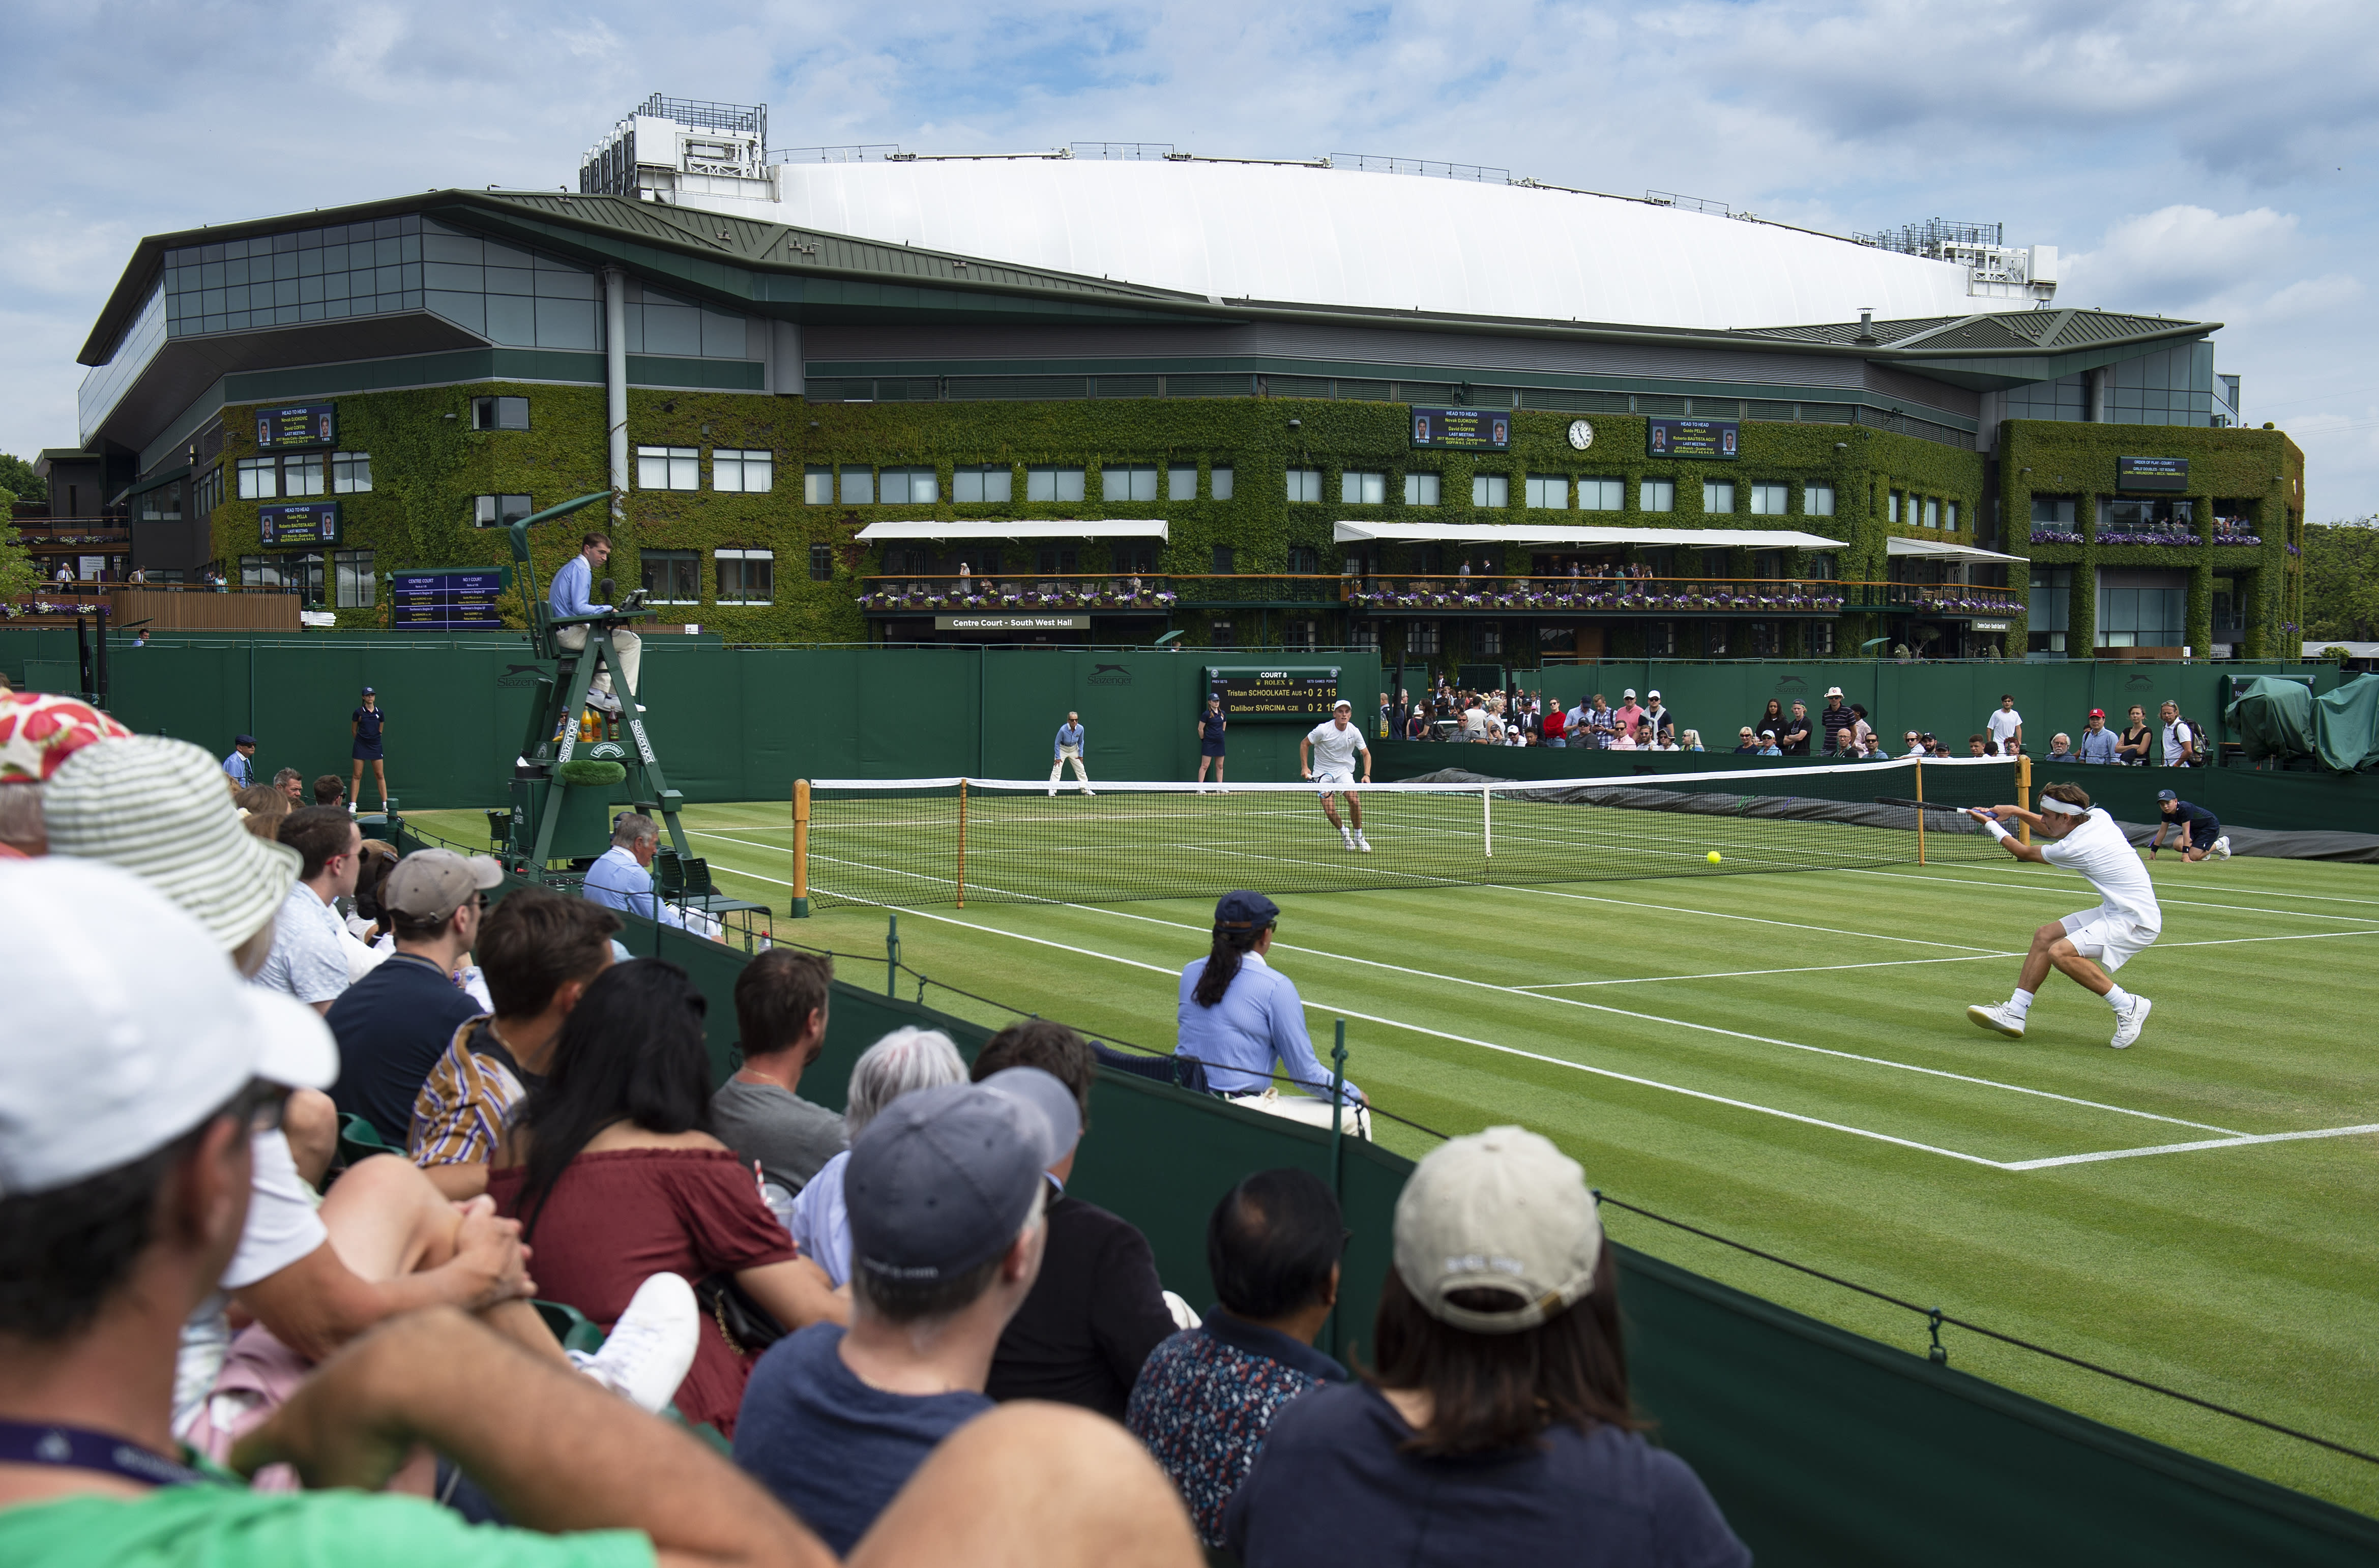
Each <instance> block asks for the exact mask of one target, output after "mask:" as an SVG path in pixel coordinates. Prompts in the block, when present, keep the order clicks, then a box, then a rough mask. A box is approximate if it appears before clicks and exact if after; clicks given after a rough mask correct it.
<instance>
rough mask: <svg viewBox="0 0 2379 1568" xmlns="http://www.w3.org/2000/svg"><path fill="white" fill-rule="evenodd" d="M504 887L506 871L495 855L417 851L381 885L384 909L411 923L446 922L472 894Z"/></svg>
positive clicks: (401, 862) (381, 901) (451, 851)
mask: <svg viewBox="0 0 2379 1568" xmlns="http://www.w3.org/2000/svg"><path fill="white" fill-rule="evenodd" d="M503 885H504V868H503V866H502V865H501V863H500V862H497V861H496V860H495V859H494V858H493V857H492V856H489V855H458V854H456V853H455V852H454V851H453V850H414V851H413V853H411V854H409V855H407V856H405V858H404V859H403V860H401V861H399V862H396V869H395V870H393V871H392V872H390V873H389V874H388V880H387V881H385V882H383V883H381V884H380V908H382V909H384V910H392V911H395V912H396V913H398V914H401V915H403V916H405V918H406V919H407V920H444V919H445V918H446V917H447V916H449V915H451V914H453V912H454V911H456V910H459V909H461V908H462V907H463V905H464V903H465V901H466V900H468V899H470V897H471V895H472V894H474V893H485V892H487V891H489V889H490V888H496V887H502V886H503Z"/></svg>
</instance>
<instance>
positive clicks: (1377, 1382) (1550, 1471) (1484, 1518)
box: [1223, 1127, 1751, 1568]
mask: <svg viewBox="0 0 2379 1568" xmlns="http://www.w3.org/2000/svg"><path fill="white" fill-rule="evenodd" d="M1617 1283H1618V1282H1617V1280H1616V1279H1615V1278H1614V1277H1613V1270H1612V1260H1611V1251H1610V1247H1609V1245H1608V1243H1607V1242H1606V1241H1605V1240H1604V1238H1603V1235H1602V1223H1601V1217H1600V1214H1598V1213H1597V1212H1596V1208H1595V1202H1594V1198H1593V1195H1592V1194H1591V1193H1589V1192H1588V1190H1587V1187H1586V1182H1585V1179H1584V1175H1583V1173H1582V1172H1581V1171H1580V1170H1579V1169H1578V1167H1577V1164H1576V1162H1575V1161H1573V1160H1571V1159H1570V1158H1569V1157H1568V1156H1566V1155H1564V1154H1563V1153H1562V1152H1560V1151H1559V1150H1557V1149H1555V1148H1554V1147H1553V1146H1552V1144H1551V1143H1550V1142H1548V1141H1546V1140H1544V1139H1542V1138H1540V1137H1539V1136H1538V1135H1536V1134H1535V1133H1532V1132H1528V1131H1526V1130H1524V1129H1522V1128H1516V1127H1496V1128H1488V1129H1487V1130H1486V1131H1484V1132H1479V1133H1473V1134H1471V1135H1469V1136H1467V1137H1464V1138H1456V1139H1454V1140H1450V1141H1448V1142H1446V1143H1443V1144H1441V1145H1439V1146H1438V1147H1437V1148H1436V1149H1435V1150H1434V1151H1432V1152H1431V1153H1430V1155H1429V1157H1428V1158H1427V1159H1424V1160H1423V1161H1421V1163H1420V1164H1419V1167H1418V1168H1416V1169H1415V1170H1414V1172H1413V1174H1412V1176H1411V1177H1410V1178H1409V1179H1408V1180H1407V1182H1406V1183H1405V1189H1404V1192H1403V1194H1402V1195H1401V1196H1400V1197H1398V1198H1397V1200H1396V1217H1395V1266H1394V1267H1393V1268H1392V1269H1390V1270H1389V1272H1388V1276H1387V1280H1386V1283H1385V1285H1384V1287H1383V1290H1382V1292H1381V1295H1380V1308H1379V1316H1378V1321H1377V1322H1376V1324H1375V1325H1374V1327H1373V1330H1372V1336H1371V1348H1372V1352H1373V1354H1374V1355H1375V1356H1376V1357H1378V1364H1377V1370H1375V1371H1373V1372H1371V1373H1370V1374H1368V1375H1367V1377H1366V1379H1365V1381H1362V1382H1360V1383H1334V1384H1331V1385H1330V1386H1328V1387H1324V1388H1318V1389H1315V1390H1314V1391H1313V1392H1311V1393H1308V1394H1306V1395H1305V1396H1304V1397H1303V1398H1301V1399H1299V1400H1297V1401H1296V1402H1295V1403H1293V1404H1291V1405H1289V1406H1288V1407H1287V1408H1286V1409H1285V1410H1282V1411H1281V1412H1280V1413H1279V1414H1278V1416H1276V1417H1274V1421H1273V1423H1272V1430H1271V1432H1270V1434H1269V1435H1268V1436H1267V1437H1266V1438H1265V1440H1264V1443H1263V1448H1262V1452H1261V1453H1258V1454H1257V1455H1256V1461H1255V1465H1254V1467H1253V1468H1252V1469H1251V1470H1250V1472H1249V1474H1248V1477H1247V1479H1246V1480H1245V1481H1244V1482H1243V1483H1242V1484H1241V1485H1240V1487H1239V1489H1238V1493H1237V1494H1236V1495H1235V1496H1233V1497H1232V1499H1231V1501H1230V1503H1229V1505H1228V1507H1227V1508H1226V1510H1225V1514H1224V1526H1223V1539H1224V1544H1225V1546H1226V1548H1227V1549H1228V1550H1230V1551H1231V1552H1232V1553H1233V1555H1235V1556H1236V1557H1237V1558H1238V1560H1239V1561H1240V1562H1243V1563H1245V1564H1246V1565H1247V1568H1274V1565H1275V1564H1290V1563H1295V1564H1306V1563H1314V1562H1366V1563H1368V1562H1435V1561H1461V1562H1482V1563H1503V1562H1515V1563H1516V1562H1576V1561H1580V1560H1582V1559H1583V1560H1588V1561H1592V1562H1602V1563H1679V1564H1683V1563H1693V1564H1697V1565H1702V1564H1707V1565H1711V1568H1716V1565H1720V1564H1726V1565H1739V1568H1747V1565H1748V1564H1749V1562H1750V1561H1751V1556H1750V1553H1748V1552H1747V1551H1745V1550H1744V1548H1743V1544H1742V1542H1740V1541H1738V1540H1736V1539H1735V1538H1734V1535H1733V1532H1732V1531H1731V1530H1729V1529H1728V1528H1727V1524H1726V1520H1725V1518H1724V1516H1723V1515H1721V1514H1720V1513H1719V1510H1718V1505H1717V1504H1716V1503H1714V1502H1711V1501H1710V1496H1709V1492H1708V1491H1707V1490H1705V1489H1704V1488H1703V1486H1702V1484H1701V1481H1700V1480H1699V1478H1697V1477H1696V1476H1695V1475H1694V1473H1693V1471H1692V1470H1691V1469H1690V1468H1688V1467H1687V1466H1686V1465H1685V1461H1684V1460H1682V1459H1679V1458H1678V1457H1676V1456H1675V1455H1674V1454H1673V1453H1668V1452H1667V1451H1666V1450H1663V1449H1656V1448H1654V1447H1652V1446H1651V1445H1650V1444H1649V1443H1648V1442H1646V1441H1644V1439H1643V1438H1642V1436H1640V1435H1639V1434H1638V1431H1637V1428H1638V1426H1639V1425H1640V1423H1639V1422H1638V1421H1637V1420H1636V1416H1635V1414H1634V1412H1633V1411H1632V1410H1631V1408H1630V1407H1629V1403H1628V1389H1627V1360H1626V1354H1625V1350H1624V1345H1623V1342H1622V1339H1621V1333H1620V1319H1619V1303H1618V1298H1617V1297H1618V1293H1617V1288H1616V1287H1617ZM1454 1543H1459V1544H1458V1546H1457V1545H1455V1544H1454ZM1588 1543H1591V1545H1590V1548H1589V1547H1588Z"/></svg>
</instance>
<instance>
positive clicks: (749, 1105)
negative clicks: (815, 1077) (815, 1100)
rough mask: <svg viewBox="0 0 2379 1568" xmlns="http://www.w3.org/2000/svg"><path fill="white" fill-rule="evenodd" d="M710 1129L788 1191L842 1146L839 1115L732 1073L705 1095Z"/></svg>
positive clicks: (806, 1180) (805, 1181)
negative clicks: (708, 1099) (710, 1093)
mask: <svg viewBox="0 0 2379 1568" xmlns="http://www.w3.org/2000/svg"><path fill="white" fill-rule="evenodd" d="M710 1121H711V1130H712V1131H714V1132H716V1133H717V1134H718V1135H719V1141H720V1142H721V1143H724V1144H726V1145H727V1147H729V1148H730V1149H732V1150H734V1151H735V1152H736V1153H737V1154H739V1155H741V1156H742V1157H743V1158H744V1159H746V1160H757V1161H759V1162H760V1170H761V1173H762V1174H763V1175H764V1176H767V1178H768V1179H769V1180H770V1181H773V1182H775V1183H776V1184H777V1185H778V1186H779V1187H781V1188H784V1189H785V1190H786V1191H788V1192H796V1193H797V1192H799V1191H801V1189H802V1188H803V1187H806V1186H807V1185H809V1179H810V1177H812V1176H815V1175H817V1173H818V1167H819V1166H820V1165H823V1164H826V1163H827V1161H828V1160H831V1159H833V1158H834V1157H835V1156H836V1155H837V1154H839V1153H841V1152H843V1150H844V1148H845V1147H846V1145H845V1143H844V1141H843V1136H842V1117H841V1116H839V1115H838V1114H837V1113H835V1112H833V1111H829V1110H827V1108H826V1107H825V1106H824V1105H814V1104H810V1103H809V1102H808V1101H807V1100H804V1099H803V1098H802V1097H801V1096H800V1095H798V1094H794V1093H791V1092H788V1091H786V1090H783V1089H779V1087H777V1086H776V1085H775V1084H773V1083H746V1082H744V1081H743V1080H742V1079H738V1078H731V1079H729V1080H727V1081H726V1082H725V1083H722V1084H720V1085H719V1088H718V1091H717V1092H715V1093H713V1094H712V1095H711V1097H710Z"/></svg>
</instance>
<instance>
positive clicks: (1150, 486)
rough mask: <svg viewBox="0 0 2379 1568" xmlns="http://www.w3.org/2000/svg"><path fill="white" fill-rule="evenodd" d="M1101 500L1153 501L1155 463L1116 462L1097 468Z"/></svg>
mask: <svg viewBox="0 0 2379 1568" xmlns="http://www.w3.org/2000/svg"><path fill="white" fill-rule="evenodd" d="M1099 499H1100V500H1101V501H1154V500H1155V499H1156V464H1153V463H1148V464H1116V465H1114V466H1111V467H1106V468H1102V469H1100V470H1099Z"/></svg>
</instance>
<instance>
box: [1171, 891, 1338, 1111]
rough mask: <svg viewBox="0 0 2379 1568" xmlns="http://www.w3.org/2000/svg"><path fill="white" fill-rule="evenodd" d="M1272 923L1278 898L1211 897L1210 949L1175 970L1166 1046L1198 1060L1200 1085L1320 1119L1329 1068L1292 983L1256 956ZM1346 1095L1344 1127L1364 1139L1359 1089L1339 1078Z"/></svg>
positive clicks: (1255, 1105)
mask: <svg viewBox="0 0 2379 1568" xmlns="http://www.w3.org/2000/svg"><path fill="white" fill-rule="evenodd" d="M1279 921H1280V906H1279V905H1278V904H1275V903H1274V902H1273V901H1272V900H1271V899H1267V898H1265V897H1264V896H1263V895H1262V893H1250V892H1247V891H1245V890H1242V891H1239V892H1234V893H1226V894H1224V895H1223V897H1222V900H1221V901H1220V902H1218V903H1217V904H1215V906H1214V947H1213V949H1212V950H1211V951H1209V952H1208V953H1207V955H1206V956H1205V957H1204V958H1202V959H1191V960H1190V962H1189V964H1188V965H1186V966H1185V967H1184V968H1183V969H1182V971H1181V1002H1180V1009H1179V1011H1178V1013H1177V1015H1176V1019H1177V1025H1178V1033H1177V1043H1176V1044H1175V1046H1174V1053H1173V1054H1174V1055H1177V1056H1187V1057H1190V1059H1192V1060H1193V1061H1198V1062H1202V1063H1203V1064H1204V1065H1205V1068H1206V1083H1207V1086H1208V1087H1209V1088H1210V1089H1212V1090H1213V1092H1214V1093H1216V1094H1218V1095H1220V1096H1221V1097H1223V1098H1224V1099H1226V1100H1228V1101H1230V1102H1232V1103H1233V1104H1240V1105H1245V1106H1247V1107H1248V1108H1249V1109H1250V1110H1257V1111H1263V1112H1266V1113H1268V1114H1270V1115H1273V1116H1287V1117H1289V1118H1291V1119H1292V1120H1295V1121H1301V1122H1306V1123H1309V1124H1311V1125H1313V1126H1317V1127H1328V1126H1329V1125H1330V1121H1331V1104H1330V1069H1329V1068H1328V1067H1324V1066H1322V1062H1321V1061H1320V1060H1319V1059H1318V1058H1317V1057H1316V1056H1315V1055H1314V1054H1313V1041H1312V1039H1311V1038H1310V1036H1309V1035H1308V1034H1307V1033H1306V1031H1305V1004H1304V1003H1303V1002H1302V1001H1301V1000H1299V999H1298V995H1297V986H1296V984H1295V983H1293V982H1291V981H1290V980H1289V978H1288V977H1287V976H1286V975H1285V974H1282V973H1281V972H1279V971H1277V970H1274V968H1273V967H1272V966H1271V964H1269V963H1268V962H1266V961H1265V959H1264V955H1265V954H1266V953H1267V952H1269V951H1270V950H1271V948H1272V935H1273V929H1274V926H1275V925H1277V924H1278V923H1279ZM1274 1063H1278V1064H1279V1067H1280V1071H1281V1080H1274V1077H1273V1067H1274ZM1345 1095H1346V1099H1345V1104H1346V1106H1347V1107H1348V1109H1349V1113H1350V1114H1349V1115H1348V1116H1347V1118H1346V1123H1345V1125H1346V1128H1347V1129H1348V1130H1349V1131H1352V1132H1354V1133H1355V1134H1356V1135H1357V1136H1358V1137H1360V1138H1369V1137H1371V1116H1370V1113H1369V1111H1368V1110H1367V1109H1366V1107H1367V1105H1368V1104H1369V1103H1368V1102H1367V1101H1366V1100H1365V1099H1364V1097H1363V1092H1362V1091H1361V1090H1359V1089H1357V1088H1356V1087H1355V1086H1354V1085H1353V1084H1352V1083H1348V1084H1346V1086H1345Z"/></svg>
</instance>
